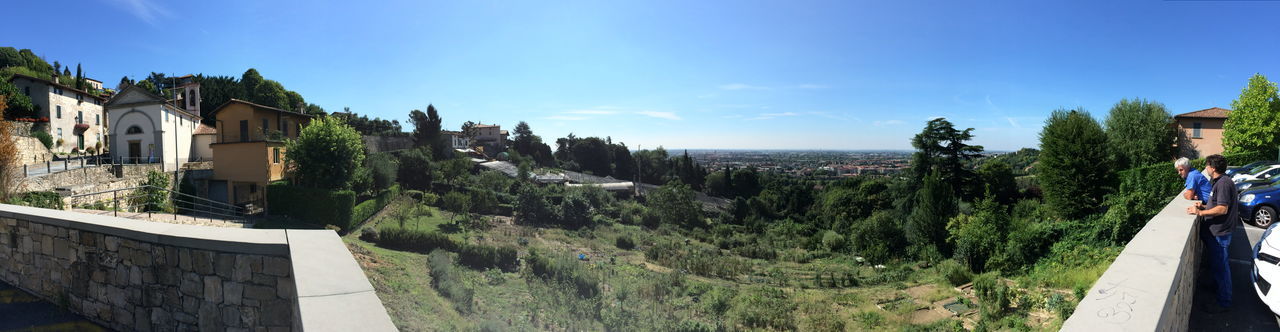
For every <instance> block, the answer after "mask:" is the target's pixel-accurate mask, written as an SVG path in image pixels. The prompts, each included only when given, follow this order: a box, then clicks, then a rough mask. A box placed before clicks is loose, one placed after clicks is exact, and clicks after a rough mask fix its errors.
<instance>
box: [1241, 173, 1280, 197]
mask: <svg viewBox="0 0 1280 332" xmlns="http://www.w3.org/2000/svg"><path fill="white" fill-rule="evenodd" d="M1277 182H1280V176H1273V177H1271V178H1268V179H1260V180H1249V181H1244V182H1240V183H1236V192H1238V193H1240V192H1244V191H1245V190H1249V189H1250V188H1261V187H1266V186H1270V185H1273V184H1276V183H1277Z"/></svg>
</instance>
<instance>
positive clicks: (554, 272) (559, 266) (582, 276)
mask: <svg viewBox="0 0 1280 332" xmlns="http://www.w3.org/2000/svg"><path fill="white" fill-rule="evenodd" d="M526 262H527V263H528V264H529V271H530V272H531V273H532V275H534V276H537V277H539V278H542V279H543V280H549V281H554V282H558V283H563V284H567V285H569V286H570V287H572V288H573V289H574V290H575V291H576V292H577V294H578V296H579V297H583V298H591V297H595V296H596V295H598V294H599V293H600V288H599V284H600V280H599V279H598V278H597V277H596V276H595V275H592V274H591V273H590V272H588V271H587V270H586V269H583V268H582V266H580V265H579V263H578V262H575V261H573V260H572V259H570V258H568V257H563V256H561V257H548V256H545V255H543V254H542V253H539V252H537V251H533V252H530V253H529V257H528V258H526Z"/></svg>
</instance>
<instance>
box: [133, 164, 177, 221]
mask: <svg viewBox="0 0 1280 332" xmlns="http://www.w3.org/2000/svg"><path fill="white" fill-rule="evenodd" d="M142 185H143V186H146V187H145V188H142V189H138V190H137V196H136V197H135V198H134V202H133V203H132V204H131V205H135V206H141V208H142V209H143V211H148V212H172V211H173V206H172V205H171V204H170V203H171V202H170V199H169V193H168V191H166V190H165V189H168V188H169V175H167V174H165V173H161V172H157V171H149V172H147V180H146V182H143V183H142Z"/></svg>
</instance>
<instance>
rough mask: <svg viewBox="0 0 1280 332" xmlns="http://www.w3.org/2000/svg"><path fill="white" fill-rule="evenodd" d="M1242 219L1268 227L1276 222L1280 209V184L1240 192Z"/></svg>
mask: <svg viewBox="0 0 1280 332" xmlns="http://www.w3.org/2000/svg"><path fill="white" fill-rule="evenodd" d="M1239 201H1240V203H1239V204H1237V208H1239V209H1240V221H1242V222H1244V223H1246V224H1253V225H1256V226H1258V227H1262V228H1267V227H1270V226H1271V224H1272V223H1275V219H1276V210H1277V209H1280V185H1271V186H1265V187H1257V188H1250V189H1249V190H1245V191H1242V192H1240V200H1239Z"/></svg>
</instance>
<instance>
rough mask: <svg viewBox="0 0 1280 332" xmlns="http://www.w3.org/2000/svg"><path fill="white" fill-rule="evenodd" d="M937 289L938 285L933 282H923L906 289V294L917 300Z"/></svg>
mask: <svg viewBox="0 0 1280 332" xmlns="http://www.w3.org/2000/svg"><path fill="white" fill-rule="evenodd" d="M937 291H938V285H934V284H924V285H920V286H915V287H911V288H907V289H906V292H907V295H909V296H911V298H914V299H917V300H919V299H923V298H926V297H929V296H930V295H933V294H934V293H935V292H937Z"/></svg>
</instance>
